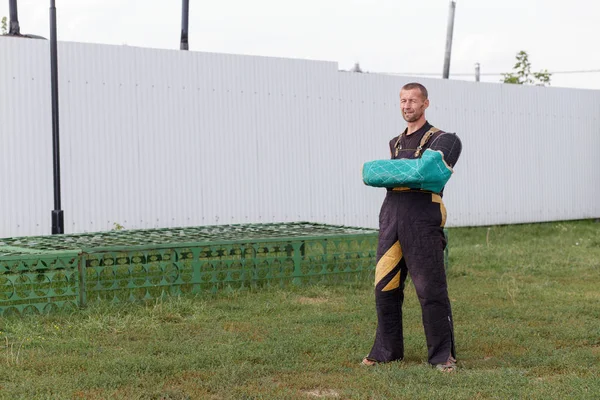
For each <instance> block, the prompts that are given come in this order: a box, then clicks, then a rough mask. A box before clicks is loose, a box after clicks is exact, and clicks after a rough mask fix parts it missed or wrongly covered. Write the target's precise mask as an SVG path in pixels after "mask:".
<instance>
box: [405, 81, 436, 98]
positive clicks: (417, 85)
mask: <svg viewBox="0 0 600 400" xmlns="http://www.w3.org/2000/svg"><path fill="white" fill-rule="evenodd" d="M413 89H419V90H420V91H421V94H422V95H423V98H425V99H428V98H429V93H427V89H426V88H425V86H423V85H421V84H420V83H417V82H411V83H407V84H406V85H404V86H402V89H400V91H402V90H413Z"/></svg>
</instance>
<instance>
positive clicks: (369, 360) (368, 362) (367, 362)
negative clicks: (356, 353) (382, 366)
mask: <svg viewBox="0 0 600 400" xmlns="http://www.w3.org/2000/svg"><path fill="white" fill-rule="evenodd" d="M377 364H379V361H377V360H373V359H372V358H369V357H365V358H363V359H362V361H361V362H360V365H364V366H366V367H374V366H375V365H377Z"/></svg>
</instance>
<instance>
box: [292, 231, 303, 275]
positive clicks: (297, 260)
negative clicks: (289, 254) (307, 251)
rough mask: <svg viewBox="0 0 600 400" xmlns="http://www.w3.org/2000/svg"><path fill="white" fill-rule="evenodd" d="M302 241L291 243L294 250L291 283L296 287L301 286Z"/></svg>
mask: <svg viewBox="0 0 600 400" xmlns="http://www.w3.org/2000/svg"><path fill="white" fill-rule="evenodd" d="M303 243H304V241H303V240H300V241H294V242H292V247H293V248H294V255H293V260H294V279H292V283H293V284H294V285H296V286H301V285H302V279H301V278H302V245H303Z"/></svg>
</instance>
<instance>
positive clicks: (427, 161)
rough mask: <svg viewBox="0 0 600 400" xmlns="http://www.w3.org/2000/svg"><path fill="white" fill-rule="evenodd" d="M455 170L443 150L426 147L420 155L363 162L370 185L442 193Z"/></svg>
mask: <svg viewBox="0 0 600 400" xmlns="http://www.w3.org/2000/svg"><path fill="white" fill-rule="evenodd" d="M452 172H453V171H452V168H450V167H449V166H448V164H446V162H445V161H444V157H443V155H442V153H441V152H440V151H435V150H431V149H426V150H425V151H424V152H423V155H422V156H421V158H416V159H398V160H375V161H369V162H367V163H365V164H364V165H363V170H362V177H363V182H364V183H365V185H368V186H374V187H385V188H394V187H400V186H403V187H409V188H411V189H421V190H429V191H432V192H435V193H439V192H440V191H441V190H442V188H443V187H444V186H445V185H446V183H447V182H448V180H449V179H450V176H451V175H452Z"/></svg>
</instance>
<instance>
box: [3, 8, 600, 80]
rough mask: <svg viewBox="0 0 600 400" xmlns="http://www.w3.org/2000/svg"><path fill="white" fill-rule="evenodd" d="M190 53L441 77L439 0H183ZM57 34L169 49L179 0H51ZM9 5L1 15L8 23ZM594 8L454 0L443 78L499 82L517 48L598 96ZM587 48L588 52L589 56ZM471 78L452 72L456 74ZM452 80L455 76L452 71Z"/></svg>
mask: <svg viewBox="0 0 600 400" xmlns="http://www.w3.org/2000/svg"><path fill="white" fill-rule="evenodd" d="M190 3H191V4H190V22H189V24H190V29H189V30H190V38H189V41H190V50H192V51H208V52H217V53H236V54H250V55H261V56H273V57H289V58H301V59H312V60H326V61H335V62H338V64H339V68H340V69H350V68H352V66H353V65H354V63H355V62H360V65H361V67H362V69H363V70H366V71H369V72H393V73H433V74H437V77H441V73H442V69H443V63H444V50H445V43H446V29H447V23H448V13H449V1H448V0H412V1H408V0H343V1H342V0H303V1H292V0H251V1H249V0H213V1H205V0H204V1H203V0H190ZM49 4H50V1H44V0H18V11H19V22H20V26H21V33H31V34H38V35H41V36H45V37H49V22H48V19H49V16H48V10H49ZM56 7H57V14H58V38H59V40H62V41H77V42H92V43H107V44H116V45H122V44H127V45H130V46H141V47H153V48H163V49H178V48H179V39H180V29H181V1H179V0H162V1H158V0H56ZM8 15H9V12H8V0H0V16H7V17H8ZM599 16H600V2H597V1H595V0H570V1H558V0H498V1H492V0H457V1H456V18H455V23H454V41H453V47H452V62H451V69H450V78H451V79H468V80H474V64H475V63H477V62H478V63H480V65H481V73H482V79H481V80H482V81H490V82H498V81H499V80H500V78H501V77H500V76H488V75H485V74H489V73H499V72H510V71H511V69H512V67H513V65H514V62H515V55H516V53H517V52H518V51H520V50H525V51H527V52H528V53H529V57H530V61H531V63H532V70H533V71H539V70H541V69H547V70H548V71H550V72H553V71H557V72H559V71H579V70H596V71H598V72H595V73H572V74H565V73H556V74H554V75H553V76H552V86H557V87H576V88H586V89H597V90H600V52H599V51H598V50H597V49H598V48H599V47H600V45H599V44H598V43H597V41H598V39H600V23H598V22H597V20H598V17H599ZM594 49H596V50H594ZM464 73H466V74H470V75H467V76H459V74H464ZM453 74H454V75H453Z"/></svg>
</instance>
